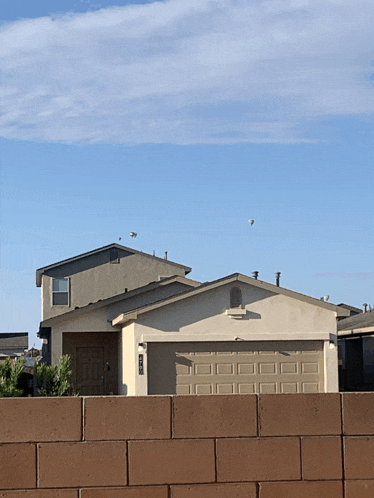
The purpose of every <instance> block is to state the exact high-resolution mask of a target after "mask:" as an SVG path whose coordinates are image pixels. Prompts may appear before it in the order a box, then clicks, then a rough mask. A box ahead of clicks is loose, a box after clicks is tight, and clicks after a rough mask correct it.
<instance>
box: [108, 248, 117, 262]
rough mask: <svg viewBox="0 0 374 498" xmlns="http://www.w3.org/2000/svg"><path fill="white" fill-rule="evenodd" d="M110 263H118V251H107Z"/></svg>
mask: <svg viewBox="0 0 374 498" xmlns="http://www.w3.org/2000/svg"><path fill="white" fill-rule="evenodd" d="M109 257H110V262H111V263H113V264H116V263H119V257H118V251H117V250H116V249H111V250H110V251H109Z"/></svg>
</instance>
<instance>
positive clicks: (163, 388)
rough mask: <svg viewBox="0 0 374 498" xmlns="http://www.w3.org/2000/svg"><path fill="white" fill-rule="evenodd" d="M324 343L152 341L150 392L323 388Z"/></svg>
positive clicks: (307, 389) (314, 391)
mask: <svg viewBox="0 0 374 498" xmlns="http://www.w3.org/2000/svg"><path fill="white" fill-rule="evenodd" d="M323 381H324V379H323V342H322V341H300V342H299V341H286V342H275V341H269V342H244V341H243V342H215V343H208V342H192V343H176V342H174V343H148V393H149V394H244V393H297V392H304V393H305V392H306V393H316V392H322V391H323Z"/></svg>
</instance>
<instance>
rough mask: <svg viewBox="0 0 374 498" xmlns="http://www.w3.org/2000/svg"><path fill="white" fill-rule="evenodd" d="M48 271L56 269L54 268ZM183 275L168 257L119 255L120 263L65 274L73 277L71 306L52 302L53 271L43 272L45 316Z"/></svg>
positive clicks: (179, 268)
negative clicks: (56, 304)
mask: <svg viewBox="0 0 374 498" xmlns="http://www.w3.org/2000/svg"><path fill="white" fill-rule="evenodd" d="M49 273H53V271H52V270H51V271H50V272H49ZM173 275H180V276H184V275H185V272H184V270H183V268H181V267H180V266H178V265H175V264H172V263H171V262H168V261H166V260H165V261H162V260H158V259H157V258H152V257H149V256H143V255H141V254H132V255H130V256H126V257H123V258H121V259H120V263H119V264H112V263H104V264H100V265H98V266H95V267H93V268H89V269H86V270H84V271H81V272H78V273H72V274H71V275H69V274H64V275H63V276H64V277H69V279H70V304H69V306H52V281H53V275H46V274H44V275H43V276H42V320H46V319H48V318H51V317H53V316H57V315H60V314H62V313H66V311H70V310H73V309H74V308H75V307H82V306H85V305H87V304H89V303H95V302H96V301H98V300H99V299H106V298H108V297H111V296H115V295H117V294H121V293H123V292H125V289H127V290H128V291H130V290H132V289H135V288H137V287H142V286H144V285H147V284H149V283H150V282H154V281H157V280H158V279H159V277H170V276H173ZM58 276H61V275H58Z"/></svg>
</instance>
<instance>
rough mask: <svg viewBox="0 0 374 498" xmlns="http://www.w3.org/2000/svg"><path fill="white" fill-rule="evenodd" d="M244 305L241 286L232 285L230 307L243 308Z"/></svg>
mask: <svg viewBox="0 0 374 498" xmlns="http://www.w3.org/2000/svg"><path fill="white" fill-rule="evenodd" d="M241 305H242V291H241V290H240V289H239V287H232V288H231V289H230V308H241Z"/></svg>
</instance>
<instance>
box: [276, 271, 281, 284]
mask: <svg viewBox="0 0 374 498" xmlns="http://www.w3.org/2000/svg"><path fill="white" fill-rule="evenodd" d="M280 276H281V272H280V271H277V272H276V273H275V278H276V286H277V287H279V280H280Z"/></svg>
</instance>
